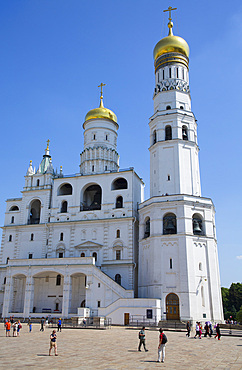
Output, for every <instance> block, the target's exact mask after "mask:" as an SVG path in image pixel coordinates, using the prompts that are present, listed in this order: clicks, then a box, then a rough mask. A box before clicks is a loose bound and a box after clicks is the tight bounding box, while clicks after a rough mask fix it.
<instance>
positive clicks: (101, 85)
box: [98, 82, 106, 96]
mask: <svg viewBox="0 0 242 370" xmlns="http://www.w3.org/2000/svg"><path fill="white" fill-rule="evenodd" d="M103 86H106V84H103V83H102V82H101V83H100V85H99V86H98V87H101V96H103Z"/></svg>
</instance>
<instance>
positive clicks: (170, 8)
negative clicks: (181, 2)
mask: <svg viewBox="0 0 242 370" xmlns="http://www.w3.org/2000/svg"><path fill="white" fill-rule="evenodd" d="M172 10H177V8H172V6H169V7H168V9H166V10H163V12H169V21H171V12H172Z"/></svg>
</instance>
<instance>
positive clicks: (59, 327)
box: [57, 318, 61, 331]
mask: <svg viewBox="0 0 242 370" xmlns="http://www.w3.org/2000/svg"><path fill="white" fill-rule="evenodd" d="M57 331H61V318H59V320H58V330H57Z"/></svg>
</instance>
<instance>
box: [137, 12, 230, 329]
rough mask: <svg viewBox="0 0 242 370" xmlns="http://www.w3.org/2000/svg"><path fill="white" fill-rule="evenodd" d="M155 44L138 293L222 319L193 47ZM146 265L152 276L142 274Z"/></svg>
mask: <svg viewBox="0 0 242 370" xmlns="http://www.w3.org/2000/svg"><path fill="white" fill-rule="evenodd" d="M172 10H176V9H173V8H172V7H169V8H168V10H166V11H169V22H168V30H169V31H168V36H166V37H164V38H162V39H161V40H160V41H159V42H158V43H157V44H156V46H155V48H154V66H155V89H154V95H153V100H154V114H153V116H152V117H151V118H150V122H149V127H150V147H149V151H150V198H149V199H148V200H146V201H145V202H143V203H142V204H140V207H139V215H140V235H139V240H140V242H139V279H138V281H139V297H146V298H160V299H161V301H162V304H163V307H162V311H163V312H164V314H163V315H162V316H163V317H162V318H163V319H164V320H169V319H173V320H191V321H193V322H194V321H197V320H198V321H207V320H211V321H217V322H218V321H222V320H223V309H222V300H221V288H220V277H219V266H218V254H217V240H216V231H215V209H214V205H213V203H212V200H211V199H209V198H203V197H202V196H201V185H200V171H199V159H198V153H199V148H198V144H197V122H196V119H195V117H194V114H193V113H192V111H191V95H190V87H189V46H188V44H187V42H186V41H185V40H184V39H183V38H181V37H179V36H175V35H173V30H172V29H173V22H172V19H171V11H172ZM142 271H145V276H144V274H143V273H142Z"/></svg>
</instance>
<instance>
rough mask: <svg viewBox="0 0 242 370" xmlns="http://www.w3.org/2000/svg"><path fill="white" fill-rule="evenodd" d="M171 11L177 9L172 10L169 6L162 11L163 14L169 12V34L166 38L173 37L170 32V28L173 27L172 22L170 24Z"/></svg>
mask: <svg viewBox="0 0 242 370" xmlns="http://www.w3.org/2000/svg"><path fill="white" fill-rule="evenodd" d="M173 10H177V8H172V6H169V7H168V9H165V10H163V12H164V13H165V12H169V18H168V19H169V23H168V28H169V34H168V36H173V32H172V27H173V22H172V18H171V12H172V11H173Z"/></svg>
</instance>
